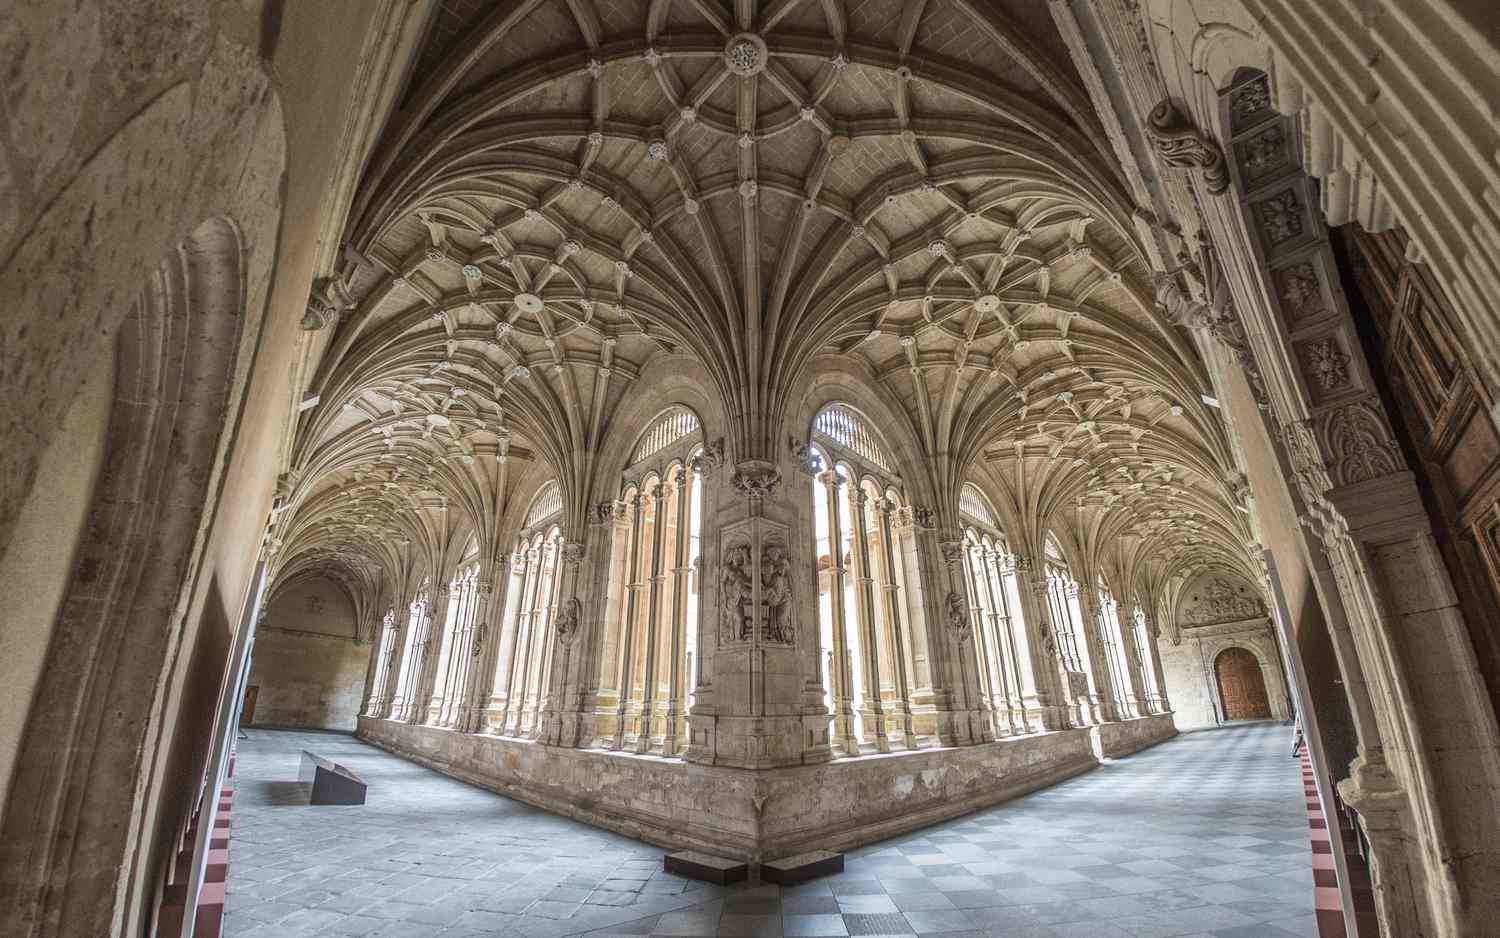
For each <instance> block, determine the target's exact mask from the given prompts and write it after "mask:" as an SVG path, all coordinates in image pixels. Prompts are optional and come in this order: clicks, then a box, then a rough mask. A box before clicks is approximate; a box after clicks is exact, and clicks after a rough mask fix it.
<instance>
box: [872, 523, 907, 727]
mask: <svg viewBox="0 0 1500 938" xmlns="http://www.w3.org/2000/svg"><path fill="white" fill-rule="evenodd" d="M891 511H892V506H891V503H890V502H888V501H886V500H885V499H881V500H880V502H878V503H877V504H876V506H875V514H876V516H877V517H878V518H879V519H880V527H879V529H878V535H879V540H878V545H879V549H880V558H881V562H882V564H883V566H884V569H885V583H884V588H885V591H886V593H885V595H886V601H885V615H886V629H887V631H888V633H889V634H890V636H891V668H892V672H893V673H892V676H893V677H894V678H895V687H896V706H897V708H898V710H899V713H900V715H901V735H900V738H899V742H900V744H901V745H902V746H905V747H907V748H914V747H915V745H916V734H915V733H914V732H913V730H912V725H911V688H910V686H909V684H908V682H907V677H906V669H907V664H908V660H907V659H908V655H907V650H906V636H905V635H903V634H902V618H901V605H900V604H901V586H900V584H899V583H897V582H896V553H895V552H896V539H895V532H894V531H893V530H892V528H891Z"/></svg>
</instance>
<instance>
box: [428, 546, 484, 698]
mask: <svg viewBox="0 0 1500 938" xmlns="http://www.w3.org/2000/svg"><path fill="white" fill-rule="evenodd" d="M448 588H449V595H448V614H447V617H446V619H447V621H446V623H445V627H444V630H443V646H442V651H441V652H440V657H439V659H438V666H437V672H436V677H435V679H434V682H433V687H432V703H431V704H430V705H429V708H428V721H429V722H432V723H436V724H437V725H439V726H452V725H454V723H455V722H456V720H457V718H458V716H459V708H460V707H461V705H462V699H463V696H464V693H465V691H466V690H467V687H468V677H469V663H470V659H471V657H472V656H471V655H470V654H469V653H468V649H469V647H470V645H471V644H472V642H473V633H474V626H475V622H476V620H477V618H478V606H479V543H478V542H477V541H474V540H472V539H471V540H470V541H469V544H468V547H467V549H465V551H464V557H463V559H462V560H461V561H459V568H458V571H457V576H455V577H454V579H453V581H452V582H451V583H449V586H448Z"/></svg>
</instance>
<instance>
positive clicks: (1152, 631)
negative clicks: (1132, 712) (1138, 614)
mask: <svg viewBox="0 0 1500 938" xmlns="http://www.w3.org/2000/svg"><path fill="white" fill-rule="evenodd" d="M1144 626H1145V629H1146V636H1147V638H1148V639H1149V640H1148V641H1147V642H1146V653H1147V654H1148V655H1150V656H1151V665H1150V666H1151V674H1152V676H1153V678H1154V680H1153V682H1152V683H1153V684H1154V685H1155V687H1156V693H1155V694H1154V695H1153V696H1152V698H1151V703H1152V708H1151V709H1152V712H1153V713H1171V712H1172V702H1171V701H1170V700H1168V699H1167V676H1166V672H1164V671H1163V670H1162V666H1161V649H1160V648H1159V647H1158V645H1159V643H1160V642H1161V628H1160V627H1159V626H1158V625H1157V624H1156V620H1154V619H1152V618H1151V617H1150V616H1146V619H1145V623H1144Z"/></svg>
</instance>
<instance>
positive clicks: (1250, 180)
mask: <svg viewBox="0 0 1500 938" xmlns="http://www.w3.org/2000/svg"><path fill="white" fill-rule="evenodd" d="M1235 154H1236V156H1237V158H1238V160H1239V166H1240V176H1241V178H1242V179H1243V181H1244V185H1245V186H1246V187H1247V188H1249V187H1254V186H1255V185H1257V184H1259V183H1260V182H1261V181H1262V180H1265V179H1270V178H1272V177H1274V176H1277V175H1279V174H1280V173H1282V172H1283V171H1285V170H1286V169H1287V167H1288V166H1289V165H1290V164H1291V158H1292V157H1291V150H1290V149H1289V147H1288V141H1287V135H1286V129H1285V128H1284V127H1283V126H1282V124H1281V123H1275V124H1271V125H1270V126H1268V127H1266V129H1264V130H1262V131H1259V132H1258V133H1256V134H1255V135H1254V136H1252V137H1250V138H1249V139H1246V140H1243V141H1241V142H1239V143H1237V144H1235Z"/></svg>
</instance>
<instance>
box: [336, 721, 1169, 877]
mask: <svg viewBox="0 0 1500 938" xmlns="http://www.w3.org/2000/svg"><path fill="white" fill-rule="evenodd" d="M1132 722H1145V721H1132ZM1169 722H1170V721H1169ZM358 736H359V738H360V739H363V740H366V741H368V742H370V743H373V744H374V745H377V746H380V747H381V748H382V749H386V750H389V751H391V752H394V753H396V754H397V755H400V756H404V757H406V758H409V759H412V760H414V761H416V762H419V763H421V764H423V765H426V766H428V767H429V768H433V769H436V770H438V771H440V772H443V773H445V774H447V775H451V776H453V777H455V778H459V779H462V780H464V781H467V782H470V783H472V784H475V785H478V786H480V787H482V788H487V789H489V790H491V791H494V792H498V793H500V794H503V795H506V796H507V797H511V798H515V799H517V800H519V801H525V802H527V803H528V804H533V805H536V806H537V807H540V808H544V809H546V810H548V811H552V812H555V813H557V814H562V815H565V816H568V817H573V818H577V819H578V820H580V821H584V822H585V823H588V824H593V825H595V826H597V827H603V828H607V829H609V830H614V831H618V832H620V833H622V834H626V835H628V836H631V837H636V838H639V839H641V840H645V841H648V842H650V843H654V844H659V845H661V846H665V847H672V848H681V847H696V848H700V849H705V850H709V851H711V852H714V853H717V854H719V855H723V856H734V857H739V858H742V859H772V858H775V857H781V856H788V855H791V854H794V853H799V852H801V851H803V850H806V849H811V848H813V847H818V848H824V849H833V850H845V849H848V848H850V847H855V846H858V845H860V844H865V843H870V842H872V841H876V840H882V839H884V838H886V837H890V836H892V835H894V834H898V833H902V832H904V831H908V830H913V829H916V828H919V827H924V826H926V825H929V824H932V823H934V822H936V821H940V820H943V819H945V818H950V817H956V816H958V815H961V814H967V813H969V812H971V811H975V810H978V809H979V808H983V807H985V806H987V805H991V804H995V803H997V802H1000V801H1004V800H1006V799H1008V798H1013V797H1015V796H1017V795H1020V794H1024V793H1026V792H1028V791H1032V790H1034V789H1037V788H1041V787H1043V786H1046V785H1051V784H1053V783H1055V782H1058V781H1061V780H1062V779H1065V778H1069V777H1071V776H1073V775H1077V774H1079V773H1080V772H1084V771H1087V770H1089V769H1091V768H1093V767H1094V766H1096V765H1097V764H1098V760H1097V759H1096V758H1095V756H1094V751H1093V748H1092V742H1091V734H1090V731H1089V730H1082V729H1078V730H1064V731H1061V732H1055V733H1044V734H1039V735H1035V736H1024V737H1019V738H1015V739H1004V740H999V741H997V742H993V743H986V744H985V745H982V746H966V747H962V748H953V749H932V750H925V751H920V752H903V753H892V754H890V755H882V756H866V757H864V758H860V759H848V760H840V761H837V762H831V763H827V764H824V765H816V766H803V767H798V768H789V769H776V770H772V771H762V772H756V771H749V770H744V769H732V768H723V767H719V766H704V765H696V764H693V763H685V762H681V761H678V760H673V759H661V758H658V757H654V756H637V755H631V754H624V753H614V752H600V751H597V750H586V749H560V748H556V747H550V746H541V745H538V744H536V743H533V742H528V741H525V740H515V739H502V738H499V737H495V736H479V735H474V734H470V733H455V732H452V731H451V730H445V729H440V728H437V727H432V726H413V725H411V724H407V723H393V722H391V721H389V720H379V719H371V718H369V717H363V716H362V717H360V718H359V732H358Z"/></svg>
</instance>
